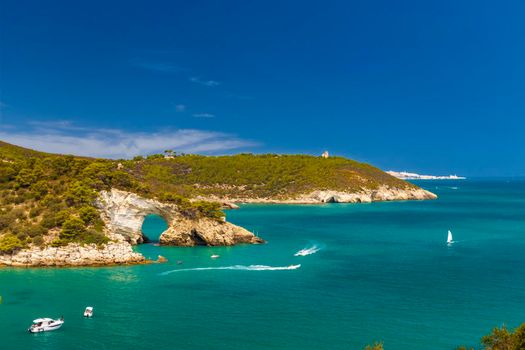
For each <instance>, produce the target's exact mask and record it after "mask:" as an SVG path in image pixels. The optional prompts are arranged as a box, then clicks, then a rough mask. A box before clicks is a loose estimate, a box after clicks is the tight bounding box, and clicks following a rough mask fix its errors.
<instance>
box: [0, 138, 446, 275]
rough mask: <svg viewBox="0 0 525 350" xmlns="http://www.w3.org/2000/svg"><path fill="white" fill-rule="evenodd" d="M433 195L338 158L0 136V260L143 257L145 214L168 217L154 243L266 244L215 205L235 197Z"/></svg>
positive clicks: (75, 262)
mask: <svg viewBox="0 0 525 350" xmlns="http://www.w3.org/2000/svg"><path fill="white" fill-rule="evenodd" d="M434 198H436V196H435V195H434V194H432V193H430V192H428V191H425V190H423V189H421V188H419V187H417V186H415V185H413V184H410V183H408V182H405V181H403V180H400V179H397V178H395V177H393V176H390V175H388V174H386V173H385V172H383V171H381V170H380V169H377V168H375V167H373V166H371V165H369V164H366V163H360V162H356V161H353V160H350V159H347V158H343V157H328V156H327V157H315V156H308V155H277V154H263V155H254V154H238V155H232V156H202V155H194V154H177V153H175V152H173V151H166V152H165V153H164V154H154V155H149V156H147V157H143V156H137V157H135V158H133V159H127V160H126V159H121V160H111V159H96V158H86V157H77V156H73V155H60V154H49V153H43V152H38V151H34V150H30V149H26V148H22V147H18V146H14V145H11V144H8V143H4V142H0V265H8V266H82V265H110V264H135V263H146V262H148V261H146V259H145V258H144V257H143V256H142V255H141V254H139V253H137V252H135V251H134V250H133V249H132V247H133V245H136V244H141V243H144V242H147V241H148V237H146V236H144V234H143V233H142V224H143V222H144V218H145V217H146V216H147V215H150V214H156V215H159V216H161V217H162V218H164V220H165V221H166V222H167V223H168V228H167V230H166V231H165V232H163V233H162V235H161V236H160V240H159V244H162V245H177V246H196V245H207V246H221V245H222V246H225V245H235V244H258V243H263V242H264V241H263V239H261V238H259V237H257V236H256V235H254V234H253V233H252V232H249V231H248V230H246V229H244V228H242V227H239V226H237V225H234V224H232V223H229V222H228V221H227V220H226V215H225V213H224V211H223V210H224V209H230V208H237V204H238V203H291V204H295V203H301V204H316V203H337V202H349V203H359V202H373V201H391V200H424V199H434ZM236 203H237V204H236ZM263 236H264V234H263Z"/></svg>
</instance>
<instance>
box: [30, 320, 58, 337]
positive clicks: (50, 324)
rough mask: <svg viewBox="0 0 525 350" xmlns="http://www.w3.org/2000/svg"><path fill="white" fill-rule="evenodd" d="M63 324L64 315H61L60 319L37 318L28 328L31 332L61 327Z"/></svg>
mask: <svg viewBox="0 0 525 350" xmlns="http://www.w3.org/2000/svg"><path fill="white" fill-rule="evenodd" d="M63 324H64V318H63V317H60V318H59V319H58V320H53V319H52V318H37V319H36V320H34V321H33V324H32V325H31V327H29V328H28V329H27V330H28V332H30V333H39V332H48V331H54V330H57V329H59V328H60V327H62V325H63Z"/></svg>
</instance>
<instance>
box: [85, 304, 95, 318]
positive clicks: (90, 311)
mask: <svg viewBox="0 0 525 350" xmlns="http://www.w3.org/2000/svg"><path fill="white" fill-rule="evenodd" d="M84 317H93V306H88V307H86V310H84Z"/></svg>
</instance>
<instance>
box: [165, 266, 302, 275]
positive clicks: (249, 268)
mask: <svg viewBox="0 0 525 350" xmlns="http://www.w3.org/2000/svg"><path fill="white" fill-rule="evenodd" d="M300 267H301V264H297V265H288V266H267V265H248V266H245V265H233V266H218V267H195V268H191V269H177V270H171V271H166V272H162V273H160V275H161V276H166V275H169V274H170V273H174V272H185V271H208V270H241V271H283V270H297V269H298V268H300Z"/></svg>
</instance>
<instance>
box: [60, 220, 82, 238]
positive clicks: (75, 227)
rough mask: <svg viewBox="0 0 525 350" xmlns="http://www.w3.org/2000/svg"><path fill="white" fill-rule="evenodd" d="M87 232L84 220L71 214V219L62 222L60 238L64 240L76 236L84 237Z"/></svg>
mask: <svg viewBox="0 0 525 350" xmlns="http://www.w3.org/2000/svg"><path fill="white" fill-rule="evenodd" d="M85 232H86V224H85V223H84V221H82V220H81V219H79V218H77V217H75V216H70V217H69V219H67V220H66V221H64V223H63V224H62V231H61V232H60V238H61V239H64V240H75V239H76V238H80V237H82V235H83V234H84V233H85Z"/></svg>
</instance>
